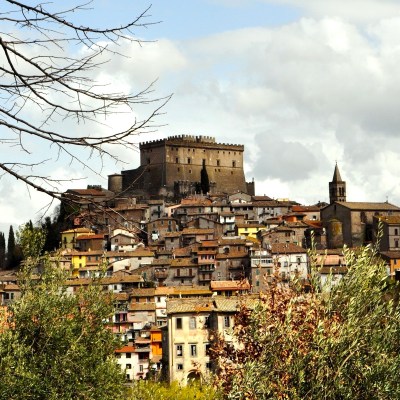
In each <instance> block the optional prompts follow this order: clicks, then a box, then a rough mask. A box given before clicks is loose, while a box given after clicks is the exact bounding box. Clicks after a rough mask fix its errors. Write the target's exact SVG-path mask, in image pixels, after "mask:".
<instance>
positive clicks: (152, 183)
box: [108, 135, 254, 197]
mask: <svg viewBox="0 0 400 400" xmlns="http://www.w3.org/2000/svg"><path fill="white" fill-rule="evenodd" d="M243 152H244V146H243V145H236V144H225V143H224V144H222V143H216V141H215V138H213V137H209V136H190V135H181V136H170V137H168V138H166V139H161V140H154V141H150V142H144V143H141V144H140V166H139V167H138V168H136V169H133V170H127V171H122V172H121V174H114V175H110V176H109V184H108V187H109V189H110V190H112V191H114V192H117V193H119V192H122V191H124V192H129V191H130V192H133V193H136V194H140V193H141V194H143V195H144V196H146V195H153V196H154V195H161V196H167V197H182V196H186V195H188V194H191V193H199V192H201V174H202V172H201V171H202V169H205V170H206V171H207V176H208V181H209V182H208V183H209V184H208V192H210V193H216V192H224V193H234V192H237V191H242V192H246V193H249V194H254V182H250V183H246V181H245V176H244V171H243ZM203 191H204V190H203Z"/></svg>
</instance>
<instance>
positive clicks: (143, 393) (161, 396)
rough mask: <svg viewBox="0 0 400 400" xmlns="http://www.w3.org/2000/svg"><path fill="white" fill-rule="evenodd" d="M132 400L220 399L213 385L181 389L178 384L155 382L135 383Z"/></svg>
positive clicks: (132, 389)
mask: <svg viewBox="0 0 400 400" xmlns="http://www.w3.org/2000/svg"><path fill="white" fill-rule="evenodd" d="M128 398H130V399H132V400H156V399H157V400H192V399H197V400H202V399H204V400H212V399H218V398H219V397H218V395H217V393H216V391H215V390H214V389H213V388H212V387H211V385H207V384H203V385H199V384H192V385H189V386H184V387H181V386H179V384H178V383H177V382H173V383H172V384H170V385H168V384H166V383H159V382H153V381H137V382H134V384H133V386H132V388H131V391H130V396H129V397H128Z"/></svg>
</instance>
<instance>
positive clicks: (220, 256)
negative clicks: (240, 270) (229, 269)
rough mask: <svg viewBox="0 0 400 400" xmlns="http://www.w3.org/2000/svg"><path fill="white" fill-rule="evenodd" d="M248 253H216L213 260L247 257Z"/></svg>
mask: <svg viewBox="0 0 400 400" xmlns="http://www.w3.org/2000/svg"><path fill="white" fill-rule="evenodd" d="M247 256H248V253H247V252H246V251H230V252H229V253H227V254H224V253H218V254H217V255H216V256H215V258H216V259H218V260H226V259H230V258H243V257H247Z"/></svg>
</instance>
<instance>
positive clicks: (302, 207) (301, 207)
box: [292, 206, 320, 212]
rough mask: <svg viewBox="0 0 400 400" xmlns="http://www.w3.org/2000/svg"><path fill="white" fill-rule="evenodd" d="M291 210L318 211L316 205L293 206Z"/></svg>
mask: <svg viewBox="0 0 400 400" xmlns="http://www.w3.org/2000/svg"><path fill="white" fill-rule="evenodd" d="M292 211H294V212H319V211H320V208H319V207H318V206H293V207H292Z"/></svg>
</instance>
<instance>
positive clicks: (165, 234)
mask: <svg viewBox="0 0 400 400" xmlns="http://www.w3.org/2000/svg"><path fill="white" fill-rule="evenodd" d="M181 235H182V232H165V233H164V234H163V236H164V238H170V237H171V238H175V237H179V236H181Z"/></svg>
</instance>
